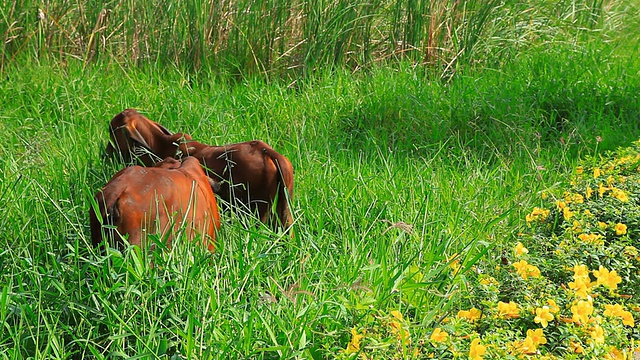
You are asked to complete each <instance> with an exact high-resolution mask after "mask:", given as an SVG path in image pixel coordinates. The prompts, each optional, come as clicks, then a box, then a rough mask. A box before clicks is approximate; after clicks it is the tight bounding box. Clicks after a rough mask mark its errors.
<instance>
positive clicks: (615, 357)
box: [604, 347, 627, 360]
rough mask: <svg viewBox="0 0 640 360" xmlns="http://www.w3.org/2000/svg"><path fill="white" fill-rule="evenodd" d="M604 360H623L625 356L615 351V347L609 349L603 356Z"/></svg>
mask: <svg viewBox="0 0 640 360" xmlns="http://www.w3.org/2000/svg"><path fill="white" fill-rule="evenodd" d="M604 358H605V359H606V360H625V359H627V356H626V355H625V353H624V352H622V351H620V350H618V349H616V348H615V347H611V348H610V349H609V352H608V353H607V354H606V355H605V356H604Z"/></svg>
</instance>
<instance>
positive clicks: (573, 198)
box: [571, 194, 584, 204]
mask: <svg viewBox="0 0 640 360" xmlns="http://www.w3.org/2000/svg"><path fill="white" fill-rule="evenodd" d="M571 201H573V202H574V203H576V204H582V203H583V202H584V196H582V195H580V194H572V195H571Z"/></svg>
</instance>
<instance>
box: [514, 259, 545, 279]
mask: <svg viewBox="0 0 640 360" xmlns="http://www.w3.org/2000/svg"><path fill="white" fill-rule="evenodd" d="M513 267H514V268H516V272H517V273H518V275H520V276H521V277H522V278H523V279H524V280H527V278H529V277H534V278H537V277H540V269H538V268H537V267H536V266H535V265H530V264H529V263H528V262H527V261H526V260H520V261H518V262H514V263H513Z"/></svg>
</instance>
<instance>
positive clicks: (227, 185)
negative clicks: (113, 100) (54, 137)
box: [107, 109, 293, 228]
mask: <svg viewBox="0 0 640 360" xmlns="http://www.w3.org/2000/svg"><path fill="white" fill-rule="evenodd" d="M110 133H111V139H112V142H113V144H114V146H115V148H114V146H112V145H109V146H108V147H107V153H108V154H113V153H115V152H116V151H118V152H120V153H121V154H122V157H123V158H124V159H125V160H130V159H132V158H136V156H137V157H138V159H140V161H141V162H142V163H144V164H146V165H147V166H151V165H153V164H154V163H155V162H154V159H155V158H158V159H159V158H165V157H168V156H172V157H180V156H181V155H191V156H195V157H196V158H198V160H200V162H201V163H202V165H203V166H205V168H206V170H207V174H208V175H209V176H211V177H212V178H213V179H215V180H216V181H220V185H221V189H220V191H219V192H218V191H216V194H218V195H219V196H220V198H221V199H222V200H224V201H225V202H227V203H230V204H234V203H237V202H239V203H240V204H243V205H244V206H245V207H248V208H249V209H250V211H252V212H256V211H257V212H258V216H259V217H260V220H261V221H262V222H264V223H266V222H267V221H268V219H269V214H270V212H271V207H272V206H273V203H274V202H275V199H276V197H277V199H278V202H277V206H276V213H277V215H278V218H279V219H280V223H281V225H283V226H284V227H285V228H288V227H290V226H291V224H292V222H293V217H292V215H291V211H290V209H289V203H288V201H290V200H291V199H292V197H293V167H292V165H291V162H290V161H289V160H288V159H287V158H286V157H284V156H283V155H281V154H279V153H278V152H276V151H275V150H273V148H271V147H270V146H269V145H267V144H266V143H265V142H263V141H258V140H256V141H250V142H243V143H238V144H231V145H224V146H208V145H205V144H201V143H198V142H195V141H189V140H191V136H189V135H187V134H182V133H178V134H172V133H171V132H170V131H169V130H167V129H166V128H165V127H163V126H162V125H160V124H158V123H156V122H154V121H152V120H149V119H148V118H146V117H145V116H143V115H141V114H139V113H138V112H137V111H136V110H134V109H126V110H124V111H123V112H121V113H120V114H118V115H116V116H115V117H114V118H113V120H111V126H110ZM116 149H117V150H116ZM139 152H142V154H141V155H136V154H137V153H139ZM285 188H286V191H285Z"/></svg>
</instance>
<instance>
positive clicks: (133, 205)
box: [89, 157, 220, 251]
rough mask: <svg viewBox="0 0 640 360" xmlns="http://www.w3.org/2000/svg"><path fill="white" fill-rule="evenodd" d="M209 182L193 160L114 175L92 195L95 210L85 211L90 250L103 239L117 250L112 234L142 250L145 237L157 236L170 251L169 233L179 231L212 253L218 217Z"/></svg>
mask: <svg viewBox="0 0 640 360" xmlns="http://www.w3.org/2000/svg"><path fill="white" fill-rule="evenodd" d="M210 181H211V179H209V178H208V177H207V176H206V175H205V173H204V171H203V170H202V166H201V165H200V163H199V162H198V160H196V159H195V158H193V157H187V158H185V159H184V160H183V161H182V163H181V162H180V161H178V160H175V159H173V158H167V159H165V160H163V161H161V162H159V163H158V164H157V165H156V166H155V167H148V168H147V167H141V166H131V167H128V168H125V169H123V170H121V171H119V172H118V173H117V174H116V175H114V176H113V178H112V179H111V180H110V181H109V182H108V183H107V185H105V187H104V188H103V189H102V190H100V191H98V193H97V194H96V196H95V202H96V204H97V208H98V209H94V207H93V206H92V207H91V209H90V211H89V220H90V225H91V240H92V242H93V245H94V246H98V245H99V244H100V243H101V242H102V240H103V235H104V236H105V237H106V238H107V239H109V240H110V241H115V242H116V243H117V245H119V246H120V247H121V246H122V243H121V241H120V240H121V239H120V236H118V235H117V234H120V235H122V236H124V235H125V234H129V239H128V240H129V243H130V244H133V245H138V246H141V245H144V244H141V242H142V241H143V239H144V234H159V235H161V238H162V239H166V244H167V245H168V246H170V245H171V240H172V236H173V234H175V233H176V232H177V231H179V230H181V229H184V231H185V236H186V237H187V238H188V239H190V240H194V239H197V240H201V241H202V243H203V244H204V245H205V246H206V247H207V249H209V251H213V250H214V245H213V242H214V239H215V232H216V229H218V228H220V216H219V214H218V205H217V203H216V199H215V196H214V195H213V191H212V190H211V189H212V187H214V185H215V184H212V183H211V182H210ZM96 210H97V211H98V213H96ZM104 225H110V226H104ZM114 230H117V234H116V233H115V231H114Z"/></svg>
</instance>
